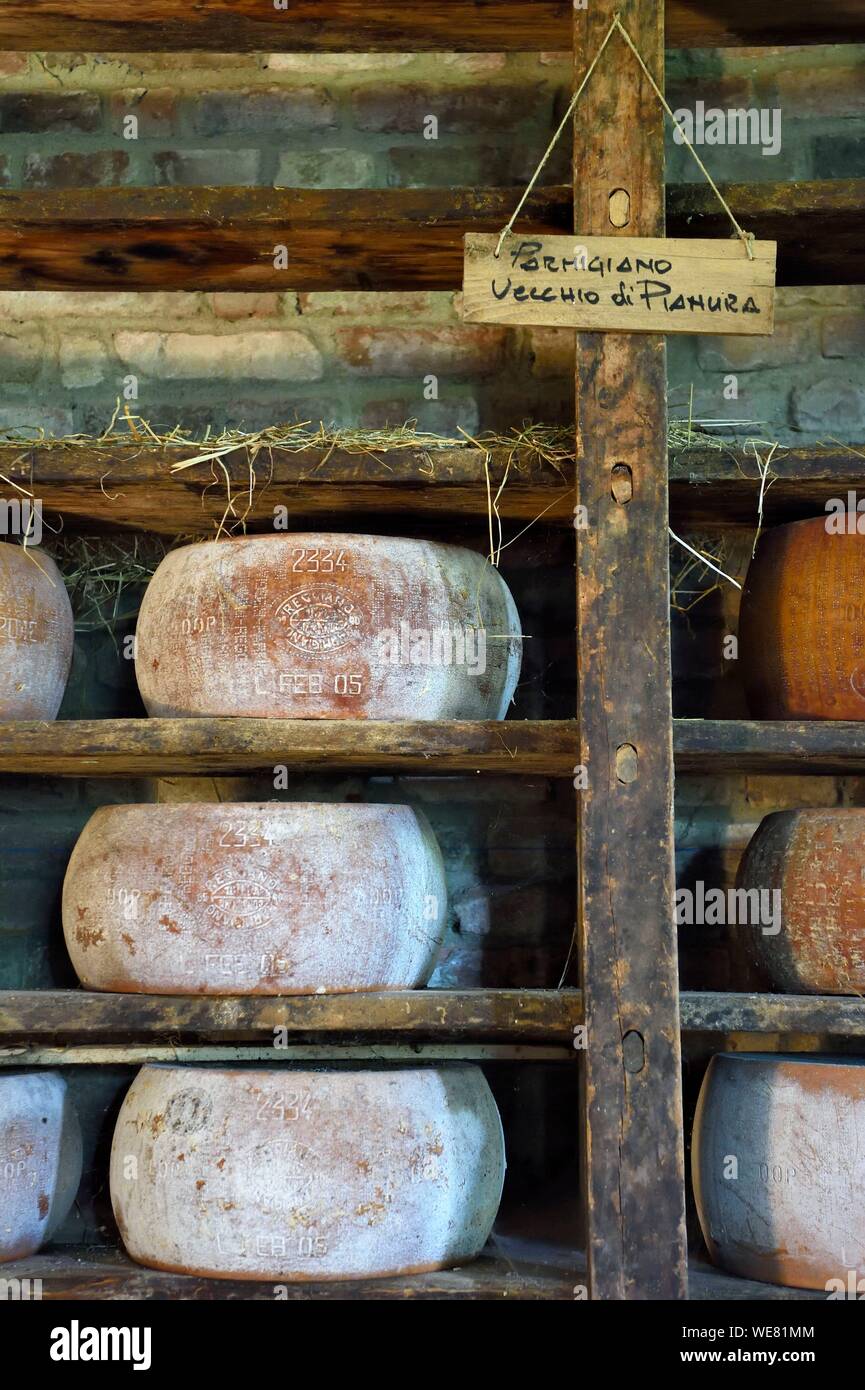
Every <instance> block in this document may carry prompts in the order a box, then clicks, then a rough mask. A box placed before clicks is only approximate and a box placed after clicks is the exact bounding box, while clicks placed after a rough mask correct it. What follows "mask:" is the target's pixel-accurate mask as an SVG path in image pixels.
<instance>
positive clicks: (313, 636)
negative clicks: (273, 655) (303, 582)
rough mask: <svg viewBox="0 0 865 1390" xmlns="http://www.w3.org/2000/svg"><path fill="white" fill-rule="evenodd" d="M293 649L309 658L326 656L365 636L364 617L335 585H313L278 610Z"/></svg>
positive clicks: (298, 593)
mask: <svg viewBox="0 0 865 1390" xmlns="http://www.w3.org/2000/svg"><path fill="white" fill-rule="evenodd" d="M275 616H276V620H277V622H279V623H281V624H282V626H283V628H284V630H285V637H286V641H287V642H288V643H289V645H290V646H292V647H294V648H296V650H297V651H299V652H304V653H305V654H306V655H308V656H326V655H327V653H328V652H335V651H339V649H340V647H347V646H348V645H349V644H350V643H351V642H357V641H359V640H360V638H361V637H362V636H363V615H362V613H361V611H360V608H359V607H358V605H357V604H356V603H353V602H352V600H351V598H350V597H349V595H348V594H346V593H344V592H343V591H342V590H341V589H340V588H338V587H337V586H336V585H335V584H313V585H310V587H309V588H307V589H300V590H298V592H297V593H295V594H290V595H289V597H288V598H287V599H285V600H284V601H283V602H282V603H281V604H280V605H279V607H278V608H277V610H276V614H275Z"/></svg>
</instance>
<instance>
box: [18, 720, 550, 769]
mask: <svg viewBox="0 0 865 1390" xmlns="http://www.w3.org/2000/svg"><path fill="white" fill-rule="evenodd" d="M575 752H576V735H575V732H574V726H573V723H572V722H571V721H570V720H565V719H560V720H529V719H514V720H510V721H508V720H505V721H498V720H489V721H481V720H477V721H463V722H457V721H453V722H451V721H448V722H442V723H439V722H436V721H433V720H417V721H413V722H411V723H407V722H397V721H393V722H379V721H375V720H362V719H343V720H340V719H335V720H326V719H69V720H59V721H57V722H56V723H53V724H51V723H43V722H39V721H35V720H33V721H30V720H21V721H19V722H16V723H7V724H0V773H4V772H5V773H27V774H30V775H36V776H49V777H93V776H98V777H165V776H171V775H177V774H180V773H187V774H189V773H192V774H208V775H216V774H220V775H222V776H230V775H232V774H236V773H241V772H249V771H253V770H261V769H263V768H273V767H277V766H288V767H290V768H291V770H292V772H302V771H306V770H309V769H313V768H315V769H317V770H318V771H321V770H322V769H324V770H326V771H340V772H344V771H346V770H357V771H363V770H366V769H374V770H377V771H393V772H399V771H403V772H405V771H413V772H422V773H424V774H425V775H428V774H431V773H442V772H447V773H458V772H461V773H475V772H496V773H508V774H515V775H520V774H523V773H533V774H538V773H540V774H543V775H546V776H551V777H554V776H571V775H572V773H573V768H574V765H575V761H576V759H575Z"/></svg>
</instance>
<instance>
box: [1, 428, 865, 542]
mask: <svg viewBox="0 0 865 1390" xmlns="http://www.w3.org/2000/svg"><path fill="white" fill-rule="evenodd" d="M761 453H762V456H763V457H765V453H766V451H765V450H763V451H761ZM0 468H2V463H0ZM772 473H773V474H774V481H773V482H772V485H771V487H769V488H768V489H767V490H766V492H765V494H764V498H763V517H764V521H765V522H766V524H767V525H772V523H773V522H778V521H795V520H797V519H798V518H800V517H805V516H815V515H817V514H819V513H820V512H823V511H824V510H825V504H826V501H827V499H828V498H830V497H841V498H844V499H846V496H847V492H848V490H851V489H852V490H854V491H857V490H861V488H862V482H863V479H865V444H859V443H856V444H850V445H849V446H847V447H844V446H843V445H832V446H825V445H820V446H816V445H814V446H810V447H807V448H798V449H782V450H779V451H778V452H776V453H775V454H774V455H773V457H772ZM759 496H760V474H759V469H758V466H757V461H756V459H755V457H754V454H753V453H751V452H749V453H745V452H744V451H743V450H742V449H730V450H724V451H721V450H720V449H705V448H704V449H690V450H687V451H684V452H681V453H677V454H675V455H674V456H672V457H671V458H670V514H671V517H672V518H673V524H674V525H676V526H677V527H681V526H694V527H700V528H703V527H706V526H750V527H751V528H753V527H754V525H755V518H756V515H757V503H758V500H759Z"/></svg>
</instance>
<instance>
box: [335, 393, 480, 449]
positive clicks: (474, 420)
mask: <svg viewBox="0 0 865 1390" xmlns="http://www.w3.org/2000/svg"><path fill="white" fill-rule="evenodd" d="M409 420H412V421H414V423H415V425H416V427H417V428H418V429H419V430H428V431H429V432H430V433H431V434H441V435H445V436H447V437H448V438H452V439H458V438H460V437H461V435H460V431H461V430H465V431H466V432H467V433H468V434H476V433H477V431H478V429H479V428H480V410H479V408H478V403H477V401H476V400H475V399H474V398H473V397H472V396H450V395H448V396H447V398H446V399H444V400H438V401H427V400H424V399H423V396H422V395H421V392H420V389H418V391H417V392H416V393H415V394H414V395H406V396H405V397H403V398H402V399H396V398H393V397H391V398H390V399H387V400H369V401H367V402H366V404H365V405H364V406H363V408H362V410H361V412H360V425H361V428H362V429H366V430H384V429H390V428H391V427H393V426H400V425H404V424H406V423H407V422H408V421H409Z"/></svg>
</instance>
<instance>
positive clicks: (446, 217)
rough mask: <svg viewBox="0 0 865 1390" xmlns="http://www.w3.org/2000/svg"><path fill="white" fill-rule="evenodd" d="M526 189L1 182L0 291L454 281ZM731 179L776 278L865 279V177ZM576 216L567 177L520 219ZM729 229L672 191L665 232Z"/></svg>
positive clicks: (565, 228) (705, 197)
mask: <svg viewBox="0 0 865 1390" xmlns="http://www.w3.org/2000/svg"><path fill="white" fill-rule="evenodd" d="M521 191H522V190H520V189H513V188H511V189H508V188H493V189H449V190H446V189H440V188H432V189H425V188H407V189H392V188H391V189H264V188H193V189H184V188H147V189H142V188H100V189H72V190H67V191H57V190H54V191H52V192H51V193H50V194H48V193H44V192H41V191H38V192H18V191H11V192H10V191H7V192H3V193H0V289H7V290H8V289H72V290H75V289H80V290H117V289H122V290H264V289H294V290H327V289H331V290H339V289H346V290H351V289H366V290H405V289H428V290H449V289H457V288H459V287H460V286H461V284H462V274H463V236H464V234H465V233H466V232H468V231H473V232H498V231H500V230H501V228H502V227H503V226H504V225H505V222H506V221H507V219H508V217H509V216H510V214H511V213H512V211H513V209H514V207H515V206H516V203H517V200H518V198H519V197H520V194H521ZM722 191H723V192H724V195H725V197H726V198H727V200H728V202H729V203H730V204H731V206H732V207H733V209H734V211H735V213H736V215H737V217H738V218H739V221H740V222H741V223H742V225H743V226H744V227H745V228H746V229H747V230H748V231H751V232H754V234H755V235H756V236H757V237H758V238H759V239H760V240H770V241H771V240H777V241H778V242H779V248H778V283H779V284H852V283H858V282H861V281H865V240H863V237H862V235H861V229H862V223H863V208H865V180H854V179H846V180H838V181H830V182H825V183H796V184H794V183H784V184H772V183H759V184H736V185H724V186H723V190H722ZM572 216H573V213H572V193H571V190H570V188H568V187H566V186H554V187H550V188H543V189H539V190H537V191H536V192H535V193H534V194H533V195H532V197H531V198H530V199H529V201H528V203H527V204H526V207H525V210H524V212H523V214H522V216H521V219H520V230H521V231H523V232H525V234H526V235H527V236H529V235H531V234H533V233H541V232H545V233H568V234H569V233H570V230H571V221H572ZM729 231H730V227H729V223H728V222H727V220H726V217H725V214H724V213H723V212H722V211H721V210H720V209H719V208H718V205H717V202H716V200H715V198H714V195H713V194H712V192H711V189H708V188H706V187H705V186H704V185H702V184H699V185H698V184H684V185H678V186H675V187H671V188H668V190H667V234H668V235H670V236H720V237H727V236H728V235H729ZM278 248H284V255H283V257H282V259H280V253H278Z"/></svg>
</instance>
